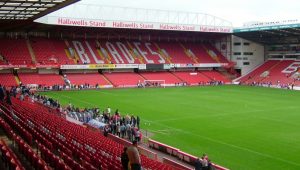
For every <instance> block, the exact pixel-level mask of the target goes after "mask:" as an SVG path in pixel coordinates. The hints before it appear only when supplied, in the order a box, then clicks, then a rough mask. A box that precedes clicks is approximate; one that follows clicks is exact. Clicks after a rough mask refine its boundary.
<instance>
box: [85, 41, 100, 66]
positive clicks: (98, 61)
mask: <svg viewBox="0 0 300 170" xmlns="http://www.w3.org/2000/svg"><path fill="white" fill-rule="evenodd" d="M85 44H86V46H87V48H88V49H89V51H90V53H91V55H92V57H93V58H94V60H95V62H96V63H97V64H103V63H104V61H103V60H99V59H98V58H97V57H96V55H95V53H94V51H93V50H92V48H91V46H90V44H89V42H87V41H85Z"/></svg>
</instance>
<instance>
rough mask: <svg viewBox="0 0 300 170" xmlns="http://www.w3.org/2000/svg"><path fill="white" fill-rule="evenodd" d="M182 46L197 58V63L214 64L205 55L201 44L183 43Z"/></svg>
mask: <svg viewBox="0 0 300 170" xmlns="http://www.w3.org/2000/svg"><path fill="white" fill-rule="evenodd" d="M184 46H185V47H186V48H187V49H188V50H190V51H191V52H192V53H193V54H194V55H195V56H196V57H197V58H198V62H199V63H216V61H215V60H214V59H213V58H212V57H211V56H210V55H209V54H208V53H207V51H206V50H205V48H204V46H203V44H195V43H185V44H184Z"/></svg>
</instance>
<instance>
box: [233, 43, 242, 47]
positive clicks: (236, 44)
mask: <svg viewBox="0 0 300 170" xmlns="http://www.w3.org/2000/svg"><path fill="white" fill-rule="evenodd" d="M233 45H234V46H239V45H241V43H240V42H235V43H233Z"/></svg>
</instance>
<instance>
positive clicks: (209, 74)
mask: <svg viewBox="0 0 300 170" xmlns="http://www.w3.org/2000/svg"><path fill="white" fill-rule="evenodd" d="M200 72H201V73H202V74H204V75H205V76H207V77H209V78H210V79H211V80H214V81H223V82H224V83H229V82H231V80H229V79H228V78H227V77H226V76H224V75H222V74H221V73H220V72H218V71H215V70H202V71H200Z"/></svg>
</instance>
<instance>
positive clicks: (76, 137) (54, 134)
mask: <svg viewBox="0 0 300 170" xmlns="http://www.w3.org/2000/svg"><path fill="white" fill-rule="evenodd" d="M13 102H14V105H13V109H15V110H16V113H18V114H19V115H17V116H18V117H19V118H20V119H22V120H23V121H24V122H30V123H29V124H33V125H34V126H32V125H31V126H32V127H34V129H35V130H37V131H38V132H39V133H41V134H42V135H43V136H44V137H45V138H46V139H47V140H48V141H50V142H51V143H53V147H54V148H56V146H57V147H58V148H61V147H59V145H63V146H65V147H66V148H68V149H69V150H70V153H68V154H67V155H72V157H73V158H75V159H76V160H81V162H80V164H81V165H83V166H84V167H85V168H86V167H89V168H88V169H91V170H92V169H95V168H96V169H98V168H100V167H101V168H102V169H113V170H118V169H121V167H122V166H121V162H120V155H121V153H122V149H123V147H124V146H123V145H121V144H119V143H116V142H114V141H113V140H111V139H108V138H106V137H104V136H103V135H102V134H99V132H93V131H91V130H89V129H87V128H84V127H82V126H79V125H75V124H73V123H70V122H68V121H66V120H65V119H63V118H60V117H58V116H56V115H54V114H50V113H49V110H48V109H47V108H45V107H44V106H42V105H37V104H31V103H30V102H21V101H19V100H14V101H13ZM45 117H47V119H45ZM34 136H35V135H34ZM51 139H53V140H51ZM58 143H60V144H58ZM62 151H63V150H62ZM63 152H64V153H66V152H65V151H63ZM61 155H63V154H61ZM68 165H69V164H68ZM142 165H143V167H145V168H151V169H161V168H163V169H171V167H170V166H168V165H166V164H163V163H160V162H157V161H154V160H150V159H148V158H146V157H142Z"/></svg>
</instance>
